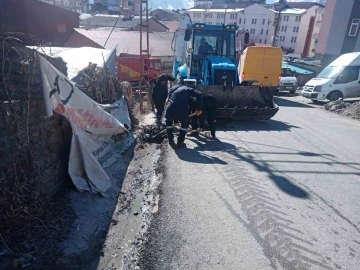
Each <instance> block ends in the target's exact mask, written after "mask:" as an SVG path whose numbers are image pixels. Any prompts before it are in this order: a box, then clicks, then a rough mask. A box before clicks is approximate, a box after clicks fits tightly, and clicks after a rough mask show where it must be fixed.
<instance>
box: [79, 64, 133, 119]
mask: <svg viewBox="0 0 360 270" xmlns="http://www.w3.org/2000/svg"><path fill="white" fill-rule="evenodd" d="M72 80H73V81H74V82H75V83H76V85H77V87H78V88H79V89H80V90H81V91H83V92H84V93H85V94H86V95H87V96H89V97H90V98H91V99H93V100H95V101H96V102H98V103H100V104H111V103H113V102H115V101H117V100H119V98H120V97H121V96H124V97H125V99H126V102H127V104H128V107H129V113H130V118H131V122H132V123H134V124H137V123H138V120H137V119H136V117H135V114H134V108H135V106H136V104H137V102H136V100H135V99H134V95H133V92H132V89H131V85H130V83H129V82H119V81H118V80H117V79H116V78H115V77H114V76H112V75H111V74H109V72H108V71H107V70H106V69H104V68H102V67H99V66H97V65H96V64H93V63H89V65H88V66H87V67H86V68H84V69H83V70H81V71H80V72H79V74H78V75H77V76H76V77H75V78H73V79H72Z"/></svg>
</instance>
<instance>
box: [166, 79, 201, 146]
mask: <svg viewBox="0 0 360 270" xmlns="http://www.w3.org/2000/svg"><path fill="white" fill-rule="evenodd" d="M191 98H194V99H195V100H196V102H195V105H194V107H195V108H196V110H195V114H196V115H200V114H201V113H202V111H201V107H202V94H201V92H199V91H197V90H195V89H193V88H190V87H188V86H186V85H184V84H183V83H182V82H179V83H178V84H176V85H175V86H174V87H172V88H171V89H170V91H169V96H168V100H167V105H166V108H165V118H166V129H167V135H168V138H169V143H170V144H174V134H173V122H174V119H176V120H178V121H179V122H180V124H181V128H180V134H179V137H178V142H177V144H178V146H182V145H184V141H185V136H186V133H187V130H188V127H189V114H188V113H189V103H190V99H191Z"/></svg>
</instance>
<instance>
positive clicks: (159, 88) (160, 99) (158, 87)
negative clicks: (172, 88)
mask: <svg viewBox="0 0 360 270" xmlns="http://www.w3.org/2000/svg"><path fill="white" fill-rule="evenodd" d="M168 81H172V82H173V81H175V78H173V77H171V76H169V75H167V74H162V75H161V76H159V77H158V78H156V80H155V81H154V84H155V85H154V87H153V91H152V100H153V102H154V105H155V108H156V118H157V120H158V121H161V117H162V115H163V112H164V107H165V101H166V98H167V96H168V87H167V84H168Z"/></svg>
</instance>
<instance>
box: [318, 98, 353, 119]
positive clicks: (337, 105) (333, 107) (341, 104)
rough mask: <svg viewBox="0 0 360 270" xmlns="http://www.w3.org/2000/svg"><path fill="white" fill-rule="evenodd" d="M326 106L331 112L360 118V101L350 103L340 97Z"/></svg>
mask: <svg viewBox="0 0 360 270" xmlns="http://www.w3.org/2000/svg"><path fill="white" fill-rule="evenodd" d="M324 108H325V110H328V111H330V112H334V113H337V114H340V115H344V116H347V117H351V118H353V119H356V120H360V101H358V102H354V103H349V102H345V101H343V100H342V99H339V100H336V101H333V102H329V103H327V104H325V106H324Z"/></svg>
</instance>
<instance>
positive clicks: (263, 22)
mask: <svg viewBox="0 0 360 270" xmlns="http://www.w3.org/2000/svg"><path fill="white" fill-rule="evenodd" d="M323 11H324V7H322V6H318V5H314V6H313V7H311V8H309V9H298V8H288V9H285V10H282V11H281V13H279V12H278V11H275V10H272V9H269V8H267V7H265V6H262V5H259V4H253V5H250V6H248V7H245V8H238V9H230V8H228V9H225V8H224V9H213V8H211V6H210V7H209V8H207V9H199V8H196V7H195V8H192V9H189V10H188V11H187V12H188V13H189V15H190V17H191V19H192V21H193V23H207V24H210V25H222V24H237V25H238V26H239V29H244V30H247V31H248V32H249V33H250V42H254V43H260V44H269V45H274V46H277V47H282V48H283V49H284V50H285V51H291V52H294V53H296V54H299V55H303V56H312V55H314V52H315V49H316V44H317V38H318V35H319V31H320V27H321V21H322V14H323ZM278 18H279V21H278ZM276 26H278V27H277V29H275V28H276ZM275 30H276V31H275ZM304 52H305V54H304ZM306 52H308V53H306Z"/></svg>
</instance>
